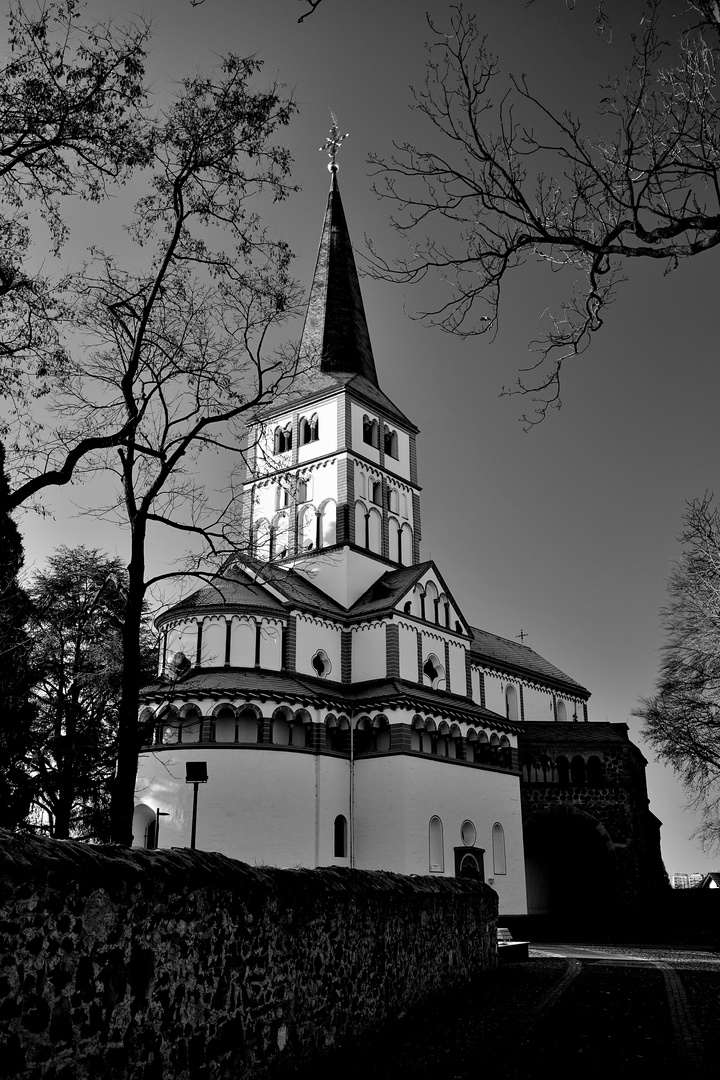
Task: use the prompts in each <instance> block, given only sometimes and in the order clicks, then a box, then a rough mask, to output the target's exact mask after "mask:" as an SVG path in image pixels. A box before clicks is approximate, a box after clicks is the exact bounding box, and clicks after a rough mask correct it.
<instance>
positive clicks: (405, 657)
mask: <svg viewBox="0 0 720 1080" xmlns="http://www.w3.org/2000/svg"><path fill="white" fill-rule="evenodd" d="M398 630H399V640H400V678H401V679H409V680H410V681H411V682H417V681H418V657H417V631H416V629H415V627H414V626H408V624H407V623H400V624H399V627H398Z"/></svg>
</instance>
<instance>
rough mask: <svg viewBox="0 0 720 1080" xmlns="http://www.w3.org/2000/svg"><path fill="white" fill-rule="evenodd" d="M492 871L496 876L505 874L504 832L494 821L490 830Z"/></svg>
mask: <svg viewBox="0 0 720 1080" xmlns="http://www.w3.org/2000/svg"><path fill="white" fill-rule="evenodd" d="M492 852H493V871H494V872H495V873H496V874H506V873H507V866H506V862H505V831H504V829H503V827H502V825H501V824H500V823H499V822H498V821H496V822H495V824H494V825H493V830H492Z"/></svg>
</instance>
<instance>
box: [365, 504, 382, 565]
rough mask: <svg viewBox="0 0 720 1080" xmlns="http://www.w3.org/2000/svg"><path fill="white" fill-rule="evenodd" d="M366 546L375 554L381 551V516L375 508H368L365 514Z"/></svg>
mask: <svg viewBox="0 0 720 1080" xmlns="http://www.w3.org/2000/svg"><path fill="white" fill-rule="evenodd" d="M367 548H368V550H369V551H374V552H375V553H376V554H377V555H380V554H381V553H382V518H381V516H380V514H379V513H378V511H377V510H370V511H369V513H368V516H367Z"/></svg>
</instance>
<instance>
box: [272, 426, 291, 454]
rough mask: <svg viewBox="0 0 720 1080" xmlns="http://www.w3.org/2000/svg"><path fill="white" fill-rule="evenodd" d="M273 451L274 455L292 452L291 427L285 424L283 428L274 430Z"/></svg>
mask: <svg viewBox="0 0 720 1080" xmlns="http://www.w3.org/2000/svg"><path fill="white" fill-rule="evenodd" d="M273 449H274V452H275V453H276V454H284V453H286V451H288V450H292V425H290V424H286V425H285V427H284V428H280V427H276V428H275V438H274V444H273Z"/></svg>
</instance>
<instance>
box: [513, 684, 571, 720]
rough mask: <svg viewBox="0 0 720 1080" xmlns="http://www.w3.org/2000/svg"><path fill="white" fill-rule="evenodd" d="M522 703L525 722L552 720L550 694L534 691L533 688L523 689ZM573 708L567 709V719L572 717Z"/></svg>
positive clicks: (526, 687)
mask: <svg viewBox="0 0 720 1080" xmlns="http://www.w3.org/2000/svg"><path fill="white" fill-rule="evenodd" d="M523 702H524V704H525V719H526V720H554V719H555V717H554V714H553V707H552V703H553V699H552V694H550V693H547V692H543V691H542V690H536V689H535V688H534V687H531V686H525V687H523ZM572 714H573V708H568V717H572Z"/></svg>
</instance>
